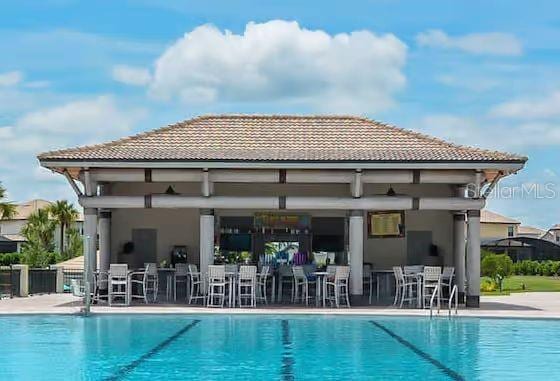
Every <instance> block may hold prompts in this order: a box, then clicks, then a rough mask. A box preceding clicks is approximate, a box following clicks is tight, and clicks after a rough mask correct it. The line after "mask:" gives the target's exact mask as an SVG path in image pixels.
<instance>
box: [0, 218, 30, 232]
mask: <svg viewBox="0 0 560 381" xmlns="http://www.w3.org/2000/svg"><path fill="white" fill-rule="evenodd" d="M26 222H27V220H9V221H0V234H21V229H22V228H23V226H24V225H25V223H26Z"/></svg>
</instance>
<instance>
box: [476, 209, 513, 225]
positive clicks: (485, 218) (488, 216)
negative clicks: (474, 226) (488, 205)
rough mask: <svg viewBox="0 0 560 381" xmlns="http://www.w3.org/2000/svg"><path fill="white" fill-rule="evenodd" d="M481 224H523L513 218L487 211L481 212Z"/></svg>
mask: <svg viewBox="0 0 560 381" xmlns="http://www.w3.org/2000/svg"><path fill="white" fill-rule="evenodd" d="M480 222H481V223H486V224H521V222H519V221H517V220H514V219H513V218H509V217H506V216H502V215H501V214H498V213H494V212H491V211H489V210H486V209H483V210H481V211H480Z"/></svg>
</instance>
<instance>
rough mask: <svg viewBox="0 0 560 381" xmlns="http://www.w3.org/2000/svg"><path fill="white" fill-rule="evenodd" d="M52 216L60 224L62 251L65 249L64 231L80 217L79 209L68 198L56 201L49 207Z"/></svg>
mask: <svg viewBox="0 0 560 381" xmlns="http://www.w3.org/2000/svg"><path fill="white" fill-rule="evenodd" d="M48 211H49V213H50V214H51V216H52V217H53V218H54V220H55V221H56V222H57V224H58V225H59V226H60V253H62V252H63V251H64V247H65V245H64V231H65V229H66V228H68V227H70V225H72V224H73V223H74V222H75V221H76V219H77V218H78V211H77V210H76V208H74V205H72V204H70V203H69V202H68V201H67V200H60V201H55V202H54V203H53V204H51V206H49V209H48Z"/></svg>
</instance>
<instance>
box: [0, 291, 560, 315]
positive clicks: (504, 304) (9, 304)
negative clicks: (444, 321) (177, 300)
mask: <svg viewBox="0 0 560 381" xmlns="http://www.w3.org/2000/svg"><path fill="white" fill-rule="evenodd" d="M81 307H82V304H81V299H79V298H76V297H74V296H72V295H69V294H49V295H35V296H29V297H26V298H13V299H2V300H0V315H8V314H77V313H80V310H81ZM91 311H92V312H93V313H99V314H103V313H112V314H114V313H127V314H130V313H157V314H208V313H214V314H332V315H369V316H374V315H392V316H429V311H428V310H420V309H398V308H392V307H381V306H365V307H352V308H351V309H346V308H340V309H332V308H314V307H301V306H290V305H274V306H267V307H259V308H255V309H252V308H223V309H222V308H204V307H200V306H188V305H180V304H155V305H147V306H146V305H143V304H139V305H133V306H129V307H108V306H106V305H101V306H93V307H92V309H91ZM458 315H459V316H470V317H501V318H547V319H550V318H558V319H560V293H555V292H532V293H515V294H511V295H509V296H483V297H481V307H480V308H479V309H464V308H461V309H459V311H458ZM440 316H442V317H446V316H448V313H447V310H442V311H441V313H440Z"/></svg>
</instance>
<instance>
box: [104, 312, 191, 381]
mask: <svg viewBox="0 0 560 381" xmlns="http://www.w3.org/2000/svg"><path fill="white" fill-rule="evenodd" d="M198 323H200V320H193V321H192V322H191V323H190V324H187V325H186V326H184V327H183V328H181V329H180V330H179V331H177V332H176V333H175V334H173V335H171V336H169V337H168V338H167V339H165V340H164V341H162V342H161V343H159V344H158V345H156V346H155V347H153V348H152V349H150V350H149V351H148V352H146V353H144V354H143V355H142V356H140V357H139V358H137V359H136V360H134V361H132V362H131V363H129V364H127V365H125V366H123V367H121V368H120V369H119V370H118V371H116V372H115V373H114V374H113V375H112V376H110V377H107V378H106V379H105V380H107V381H113V380H120V379H122V378H123V377H125V376H127V375H128V374H129V373H130V372H132V371H133V370H134V369H136V368H137V367H138V366H139V365H140V364H142V363H143V362H145V361H147V360H149V359H150V358H152V357H154V356H155V355H157V354H158V353H159V352H161V351H162V350H164V349H165V348H166V347H168V346H169V345H170V344H171V343H172V342H174V341H175V340H177V339H178V338H179V337H180V336H182V335H184V334H185V333H187V332H188V331H189V330H190V329H191V328H194V326H195V325H197V324H198Z"/></svg>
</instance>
